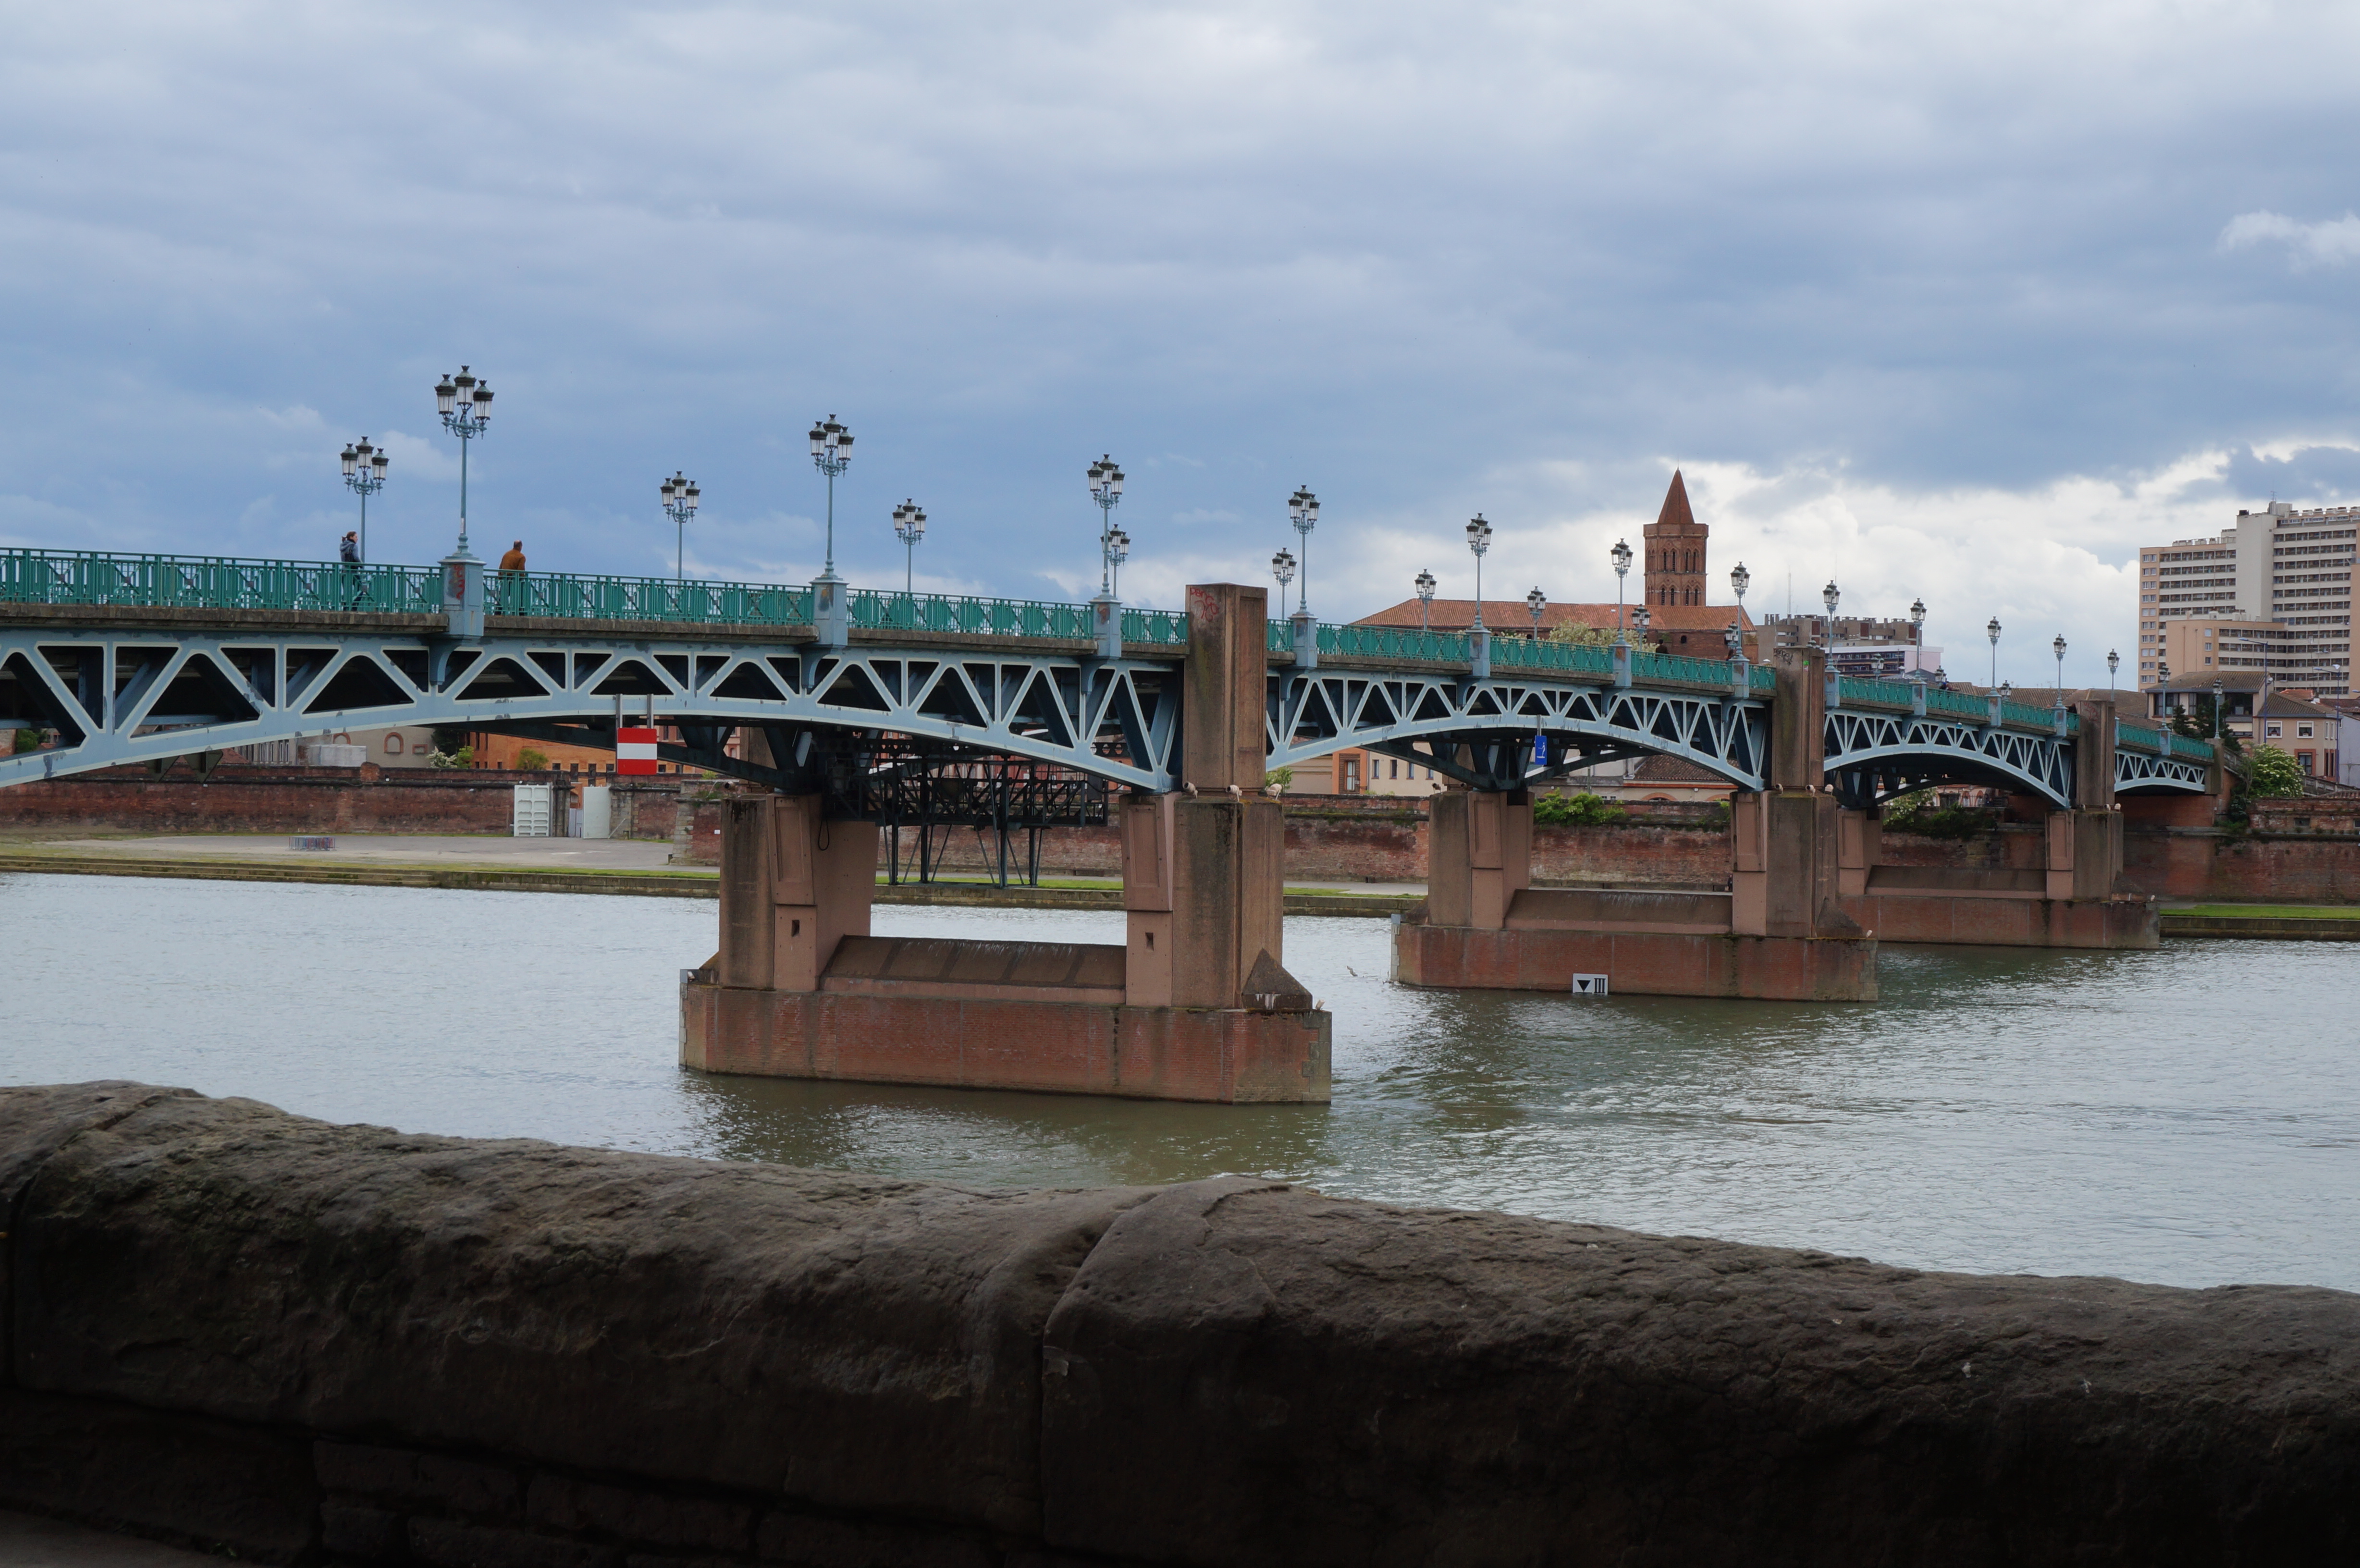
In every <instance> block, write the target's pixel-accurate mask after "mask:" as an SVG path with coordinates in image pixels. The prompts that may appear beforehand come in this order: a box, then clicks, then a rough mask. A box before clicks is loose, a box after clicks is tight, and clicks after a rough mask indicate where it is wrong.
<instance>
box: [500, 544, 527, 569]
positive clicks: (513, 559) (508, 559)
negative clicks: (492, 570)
mask: <svg viewBox="0 0 2360 1568" xmlns="http://www.w3.org/2000/svg"><path fill="white" fill-rule="evenodd" d="M500 572H501V573H502V574H503V575H505V574H507V573H508V572H515V573H517V574H518V575H519V576H522V575H523V574H524V540H522V539H519V540H517V541H516V543H514V544H512V545H510V546H508V553H507V554H506V555H504V556H502V557H500Z"/></svg>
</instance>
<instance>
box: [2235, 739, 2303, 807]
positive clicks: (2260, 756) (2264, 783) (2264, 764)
mask: <svg viewBox="0 0 2360 1568" xmlns="http://www.w3.org/2000/svg"><path fill="white" fill-rule="evenodd" d="M2247 766H2248V768H2249V769H2250V771H2248V772H2247V774H2246V775H2245V789H2246V790H2247V791H2248V792H2249V793H2251V794H2254V795H2257V796H2259V797H2261V798H2262V799H2263V800H2291V799H2292V798H2294V797H2295V796H2297V795H2300V794H2301V793H2302V765H2301V764H2300V763H2298V762H2297V761H2295V759H2294V754H2293V753H2292V752H2289V751H2285V750H2282V749H2281V748H2279V747H2278V746H2256V747H2255V748H2254V755H2253V757H2252V759H2251V761H2250V762H2249V763H2248V765H2247Z"/></svg>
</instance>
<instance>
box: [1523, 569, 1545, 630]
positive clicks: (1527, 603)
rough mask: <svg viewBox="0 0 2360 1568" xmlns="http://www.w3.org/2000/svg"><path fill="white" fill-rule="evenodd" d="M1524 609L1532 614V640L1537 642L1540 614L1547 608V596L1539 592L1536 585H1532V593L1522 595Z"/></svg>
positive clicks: (1538, 586)
mask: <svg viewBox="0 0 2360 1568" xmlns="http://www.w3.org/2000/svg"><path fill="white" fill-rule="evenodd" d="M1524 608H1525V609H1526V610H1528V611H1530V612H1531V614H1532V617H1533V640H1534V641H1535V642H1538V641H1540V640H1541V612H1542V611H1543V610H1546V609H1547V608H1548V595H1547V594H1546V593H1542V592H1541V591H1540V585H1539V584H1538V583H1535V584H1534V586H1533V591H1532V592H1531V593H1527V594H1525V595H1524Z"/></svg>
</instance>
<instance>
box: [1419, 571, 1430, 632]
mask: <svg viewBox="0 0 2360 1568" xmlns="http://www.w3.org/2000/svg"><path fill="white" fill-rule="evenodd" d="M1416 588H1417V629H1418V631H1419V632H1420V633H1426V632H1430V631H1432V630H1433V629H1434V588H1435V583H1434V573H1433V572H1426V571H1421V572H1418V574H1417V583H1416Z"/></svg>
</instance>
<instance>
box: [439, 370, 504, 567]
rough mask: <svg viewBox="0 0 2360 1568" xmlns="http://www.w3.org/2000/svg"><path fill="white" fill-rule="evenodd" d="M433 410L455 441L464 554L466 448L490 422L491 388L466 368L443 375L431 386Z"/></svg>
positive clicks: (460, 535)
mask: <svg viewBox="0 0 2360 1568" xmlns="http://www.w3.org/2000/svg"><path fill="white" fill-rule="evenodd" d="M434 408H435V411H436V412H437V413H439V414H441V415H442V416H443V429H444V430H449V431H450V432H451V433H452V434H453V435H454V436H457V437H458V438H459V549H458V551H457V553H458V554H459V555H460V556H462V557H464V556H466V554H467V447H468V445H469V443H471V442H472V441H475V438H476V437H477V436H479V435H482V434H483V433H484V430H485V429H486V427H488V426H489V425H490V424H491V422H492V389H491V388H490V387H487V386H486V385H485V384H484V383H483V382H481V381H479V380H477V379H476V378H475V376H474V375H473V374H472V373H471V372H470V371H469V370H468V369H467V367H466V366H465V365H461V366H460V367H459V374H458V375H456V376H444V377H443V379H442V380H441V381H439V382H437V383H436V384H435V387H434Z"/></svg>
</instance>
